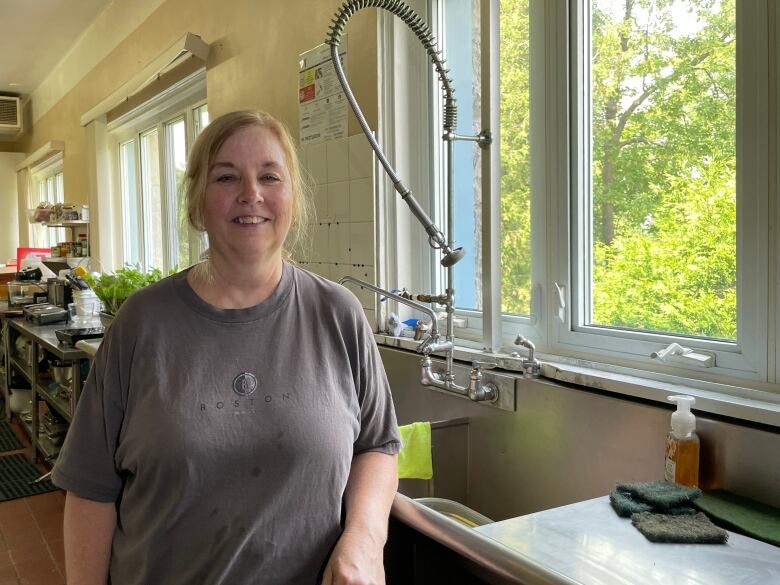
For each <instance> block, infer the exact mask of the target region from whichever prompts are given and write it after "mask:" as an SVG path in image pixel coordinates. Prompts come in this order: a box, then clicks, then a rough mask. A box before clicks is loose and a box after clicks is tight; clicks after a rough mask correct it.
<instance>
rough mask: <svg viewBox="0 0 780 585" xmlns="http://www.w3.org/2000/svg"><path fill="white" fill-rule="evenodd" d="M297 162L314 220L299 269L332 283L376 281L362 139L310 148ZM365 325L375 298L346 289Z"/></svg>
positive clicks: (368, 167)
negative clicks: (305, 174)
mask: <svg viewBox="0 0 780 585" xmlns="http://www.w3.org/2000/svg"><path fill="white" fill-rule="evenodd" d="M301 162H302V163H303V165H304V167H305V168H306V169H307V170H308V171H309V173H310V174H311V176H312V177H313V179H314V182H315V185H316V188H315V191H314V193H313V197H314V207H315V209H316V216H315V219H314V223H312V224H311V246H310V247H309V250H310V251H309V253H308V258H298V257H296V258H295V260H296V261H297V262H298V263H299V264H300V265H301V266H302V267H303V268H305V269H307V270H310V271H311V272H314V273H316V274H320V275H322V276H324V277H325V278H328V279H330V280H333V281H338V280H339V279H340V278H341V277H342V276H347V275H351V276H354V277H355V278H359V279H360V280H365V281H367V282H370V283H375V282H376V276H375V260H374V259H375V253H374V250H375V249H376V245H375V241H374V217H375V215H374V183H375V181H374V152H373V151H372V150H371V146H370V145H369V144H368V140H367V139H366V137H365V136H364V135H363V134H356V135H354V136H350V137H348V138H341V139H338V140H331V141H328V142H324V143H320V144H313V145H310V146H307V147H305V148H304V149H303V151H302V153H301ZM350 290H352V292H354V293H355V295H356V296H357V297H358V299H360V303H361V304H362V305H363V310H364V311H365V313H366V317H367V318H368V322H369V323H371V324H372V326H374V325H375V323H374V321H375V315H376V295H374V294H373V293H369V292H368V291H364V290H359V289H357V288H356V287H353V286H350Z"/></svg>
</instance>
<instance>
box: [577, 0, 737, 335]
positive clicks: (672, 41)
mask: <svg viewBox="0 0 780 585" xmlns="http://www.w3.org/2000/svg"><path fill="white" fill-rule="evenodd" d="M601 4H602V5H606V4H607V3H601ZM687 5H688V14H681V13H680V8H679V6H680V4H679V3H676V2H672V1H670V0H624V2H623V3H622V8H623V11H622V14H621V15H620V18H611V17H610V15H608V14H606V13H605V12H604V11H603V10H601V9H599V7H598V5H596V6H594V10H593V69H592V80H593V81H592V87H593V163H594V164H593V216H594V222H593V239H594V250H593V253H594V274H593V321H594V322H595V323H599V324H604V325H610V326H618V327H628V328H637V329H651V330H658V331H669V332H676V333H683V334H695V335H708V336H712V337H723V338H733V337H734V335H735V332H736V310H735V307H736V295H735V290H736V287H735V283H736V264H735V256H736V255H735V250H736V248H735V245H736V236H735V181H734V178H735V174H736V151H735V97H736V78H735V42H734V41H735V39H734V30H735V26H734V14H735V10H734V1H733V0H727V1H722V2H721V1H719V0H697V1H692V2H688V3H687ZM683 19H684V20H685V21H686V22H696V23H697V24H698V26H696V27H692V32H689V33H688V34H680V33H679V28H678V26H677V25H679V24H680V22H681V21H682V20H683ZM716 244H718V245H716ZM694 258H695V261H694Z"/></svg>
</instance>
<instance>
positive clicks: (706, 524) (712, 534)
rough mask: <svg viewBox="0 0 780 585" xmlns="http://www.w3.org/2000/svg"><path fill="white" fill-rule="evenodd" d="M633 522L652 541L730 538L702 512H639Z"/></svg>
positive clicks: (715, 541) (716, 541)
mask: <svg viewBox="0 0 780 585" xmlns="http://www.w3.org/2000/svg"><path fill="white" fill-rule="evenodd" d="M631 524H633V525H634V526H636V528H637V530H639V532H641V533H642V534H644V535H645V538H647V540H649V541H651V542H674V543H684V544H725V543H726V541H727V540H728V539H729V533H728V532H726V531H725V530H723V529H722V528H718V527H717V526H715V525H714V524H713V523H712V522H710V520H709V518H707V516H705V515H704V514H702V513H701V512H697V513H696V514H685V515H677V516H673V515H671V514H653V513H652V512H639V513H637V514H634V515H632V516H631Z"/></svg>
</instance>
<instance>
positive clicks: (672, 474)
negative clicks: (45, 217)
mask: <svg viewBox="0 0 780 585" xmlns="http://www.w3.org/2000/svg"><path fill="white" fill-rule="evenodd" d="M664 471H665V473H664V479H665V480H666V481H670V482H674V483H679V484H682V485H687V486H690V487H698V486H699V437H698V436H697V435H696V433H691V434H690V435H689V436H687V437H683V438H682V439H678V438H677V437H675V436H674V433H669V434H668V435H667V437H666V465H665V470H664Z"/></svg>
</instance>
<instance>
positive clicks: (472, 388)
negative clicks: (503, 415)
mask: <svg viewBox="0 0 780 585" xmlns="http://www.w3.org/2000/svg"><path fill="white" fill-rule="evenodd" d="M347 283H352V284H355V285H357V286H361V287H363V288H367V289H368V290H370V291H373V292H375V293H376V294H379V295H384V296H386V297H387V298H389V299H393V300H394V301H397V302H399V303H401V304H403V305H407V306H409V307H412V308H414V309H417V310H419V311H422V312H423V313H425V314H426V315H428V316H429V317H430V318H431V329H430V332H429V334H428V337H426V338H425V339H424V340H423V341H422V343H420V345H418V346H417V352H418V353H421V354H422V355H423V358H422V359H421V360H420V366H421V373H420V383H421V384H422V385H423V386H432V387H434V388H439V389H440V390H447V391H448V392H454V393H455V394H460V395H462V396H468V397H469V398H470V399H471V400H473V401H475V402H483V401H487V402H495V401H496V400H498V388H497V387H496V385H495V384H492V383H487V384H482V370H481V368H488V367H490V368H493V367H495V366H496V364H488V363H485V362H476V361H475V362H473V363H472V366H471V374H470V376H469V385H468V387H465V386H459V385H458V384H456V383H455V375H454V374H453V372H452V370H453V368H452V364H453V358H452V354H453V351H454V349H455V345H454V343H453V342H452V340H451V339H447V340H445V341H439V338H440V336H439V330H438V327H437V325H436V314H435V313H434V312H433V309H431V308H430V307H426V306H425V305H423V304H422V303H418V302H417V301H413V300H411V299H409V298H407V297H404V296H400V295H397V294H395V293H392V292H390V291H387V290H385V289H383V288H380V287H378V286H376V285H373V284H371V283H369V282H365V281H363V280H359V279H357V278H355V277H353V276H344V277H342V278H341V279H340V280H339V284H347ZM407 296H408V295H407ZM438 351H443V352H445V355H446V358H447V359H446V364H447V365H446V369H445V371H444V372H437V371H435V370H434V369H433V360H431V354H432V353H434V352H438Z"/></svg>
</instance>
